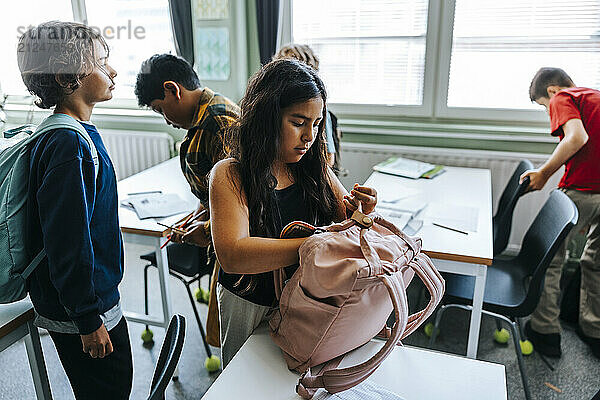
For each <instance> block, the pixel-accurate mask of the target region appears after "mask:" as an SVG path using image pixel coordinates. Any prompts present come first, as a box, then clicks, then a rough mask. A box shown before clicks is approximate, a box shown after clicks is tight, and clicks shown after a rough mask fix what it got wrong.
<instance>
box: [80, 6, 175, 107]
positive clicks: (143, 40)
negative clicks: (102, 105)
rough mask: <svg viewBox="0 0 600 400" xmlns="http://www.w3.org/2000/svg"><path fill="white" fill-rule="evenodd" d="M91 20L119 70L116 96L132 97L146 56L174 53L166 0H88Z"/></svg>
mask: <svg viewBox="0 0 600 400" xmlns="http://www.w3.org/2000/svg"><path fill="white" fill-rule="evenodd" d="M85 7H86V13H87V17H88V24H89V25H90V26H94V27H98V28H100V29H101V31H102V34H103V36H104V37H105V38H106V41H107V43H108V45H109V48H110V57H109V64H110V65H111V66H112V67H113V68H114V69H115V70H116V71H117V74H118V75H117V77H116V78H115V90H114V92H113V96H114V98H116V99H133V98H134V97H135V95H134V92H133V91H134V87H135V79H136V76H137V73H138V72H139V70H140V66H141V64H142V62H143V61H144V60H146V59H147V58H148V57H150V56H152V55H154V54H156V53H173V54H175V47H174V44H173V33H172V31H171V22H170V18H169V3H168V1H167V0H86V2H85Z"/></svg>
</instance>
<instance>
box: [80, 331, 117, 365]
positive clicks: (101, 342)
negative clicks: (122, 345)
mask: <svg viewBox="0 0 600 400" xmlns="http://www.w3.org/2000/svg"><path fill="white" fill-rule="evenodd" d="M81 344H82V345H83V352H84V353H88V354H89V355H90V357H92V358H104V357H106V356H108V355H109V354H110V353H112V352H113V345H112V342H111V341H110V336H108V332H107V331H106V327H105V326H104V324H102V325H100V328H98V329H96V330H95V331H94V332H92V333H90V334H88V335H81Z"/></svg>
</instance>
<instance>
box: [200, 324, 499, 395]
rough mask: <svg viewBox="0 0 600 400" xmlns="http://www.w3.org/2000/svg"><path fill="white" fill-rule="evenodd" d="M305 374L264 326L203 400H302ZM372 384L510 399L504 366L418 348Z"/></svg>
mask: <svg viewBox="0 0 600 400" xmlns="http://www.w3.org/2000/svg"><path fill="white" fill-rule="evenodd" d="M382 344H383V342H382V341H379V340H372V341H371V342H369V343H367V344H366V345H364V346H362V347H360V348H358V349H356V350H354V351H353V352H351V353H350V354H349V355H347V356H346V357H345V358H344V360H343V361H342V363H341V364H340V367H348V366H351V365H356V364H358V363H360V362H361V361H364V360H366V359H367V358H368V357H370V356H371V355H373V354H375V352H376V351H377V350H378V349H379V348H380V347H381V346H382ZM298 377H299V375H298V374H297V373H295V372H292V371H289V370H288V369H287V366H286V364H285V361H284V359H283V355H282V353H281V350H280V349H279V348H278V347H277V345H275V343H274V342H273V341H272V340H271V338H270V337H269V334H268V333H267V329H266V327H264V326H261V327H260V328H259V329H257V331H256V332H255V333H254V334H253V335H252V336H250V338H249V339H248V340H247V341H246V343H245V344H244V346H243V347H242V348H241V349H240V351H239V352H238V353H237V354H236V355H235V357H234V358H233V360H231V362H230V363H229V365H227V368H225V370H223V372H222V373H221V375H219V377H218V378H217V380H216V381H215V382H214V383H213V384H212V386H211V387H210V388H209V389H208V391H207V392H206V394H205V395H204V397H202V399H203V400H223V399H248V400H252V399H278V400H297V399H300V397H299V396H298V395H296V392H295V388H296V384H297V383H298ZM368 380H370V381H371V382H373V383H375V384H377V385H380V386H383V387H385V388H386V389H388V390H390V391H392V392H394V393H396V394H397V395H399V396H401V397H403V398H404V399H405V400H430V399H431V400H438V399H444V400H453V399H460V400H471V399H472V400H481V399H485V400H506V398H507V394H506V374H505V370H504V365H500V364H493V363H489V362H484V361H478V360H471V359H468V358H465V357H460V356H455V355H450V354H444V353H438V352H434V351H430V350H423V349H418V348H414V347H408V346H405V347H399V346H397V347H396V348H395V349H394V351H392V353H391V354H390V355H389V356H388V357H387V358H386V359H385V361H384V362H383V363H382V364H381V365H380V366H379V368H378V369H377V370H376V371H375V372H374V373H373V375H371V376H370V377H369V378H368Z"/></svg>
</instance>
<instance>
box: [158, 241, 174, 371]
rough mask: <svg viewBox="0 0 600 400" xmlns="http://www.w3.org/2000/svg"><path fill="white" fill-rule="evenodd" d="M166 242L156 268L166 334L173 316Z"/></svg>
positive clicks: (159, 252) (160, 249) (160, 250)
mask: <svg viewBox="0 0 600 400" xmlns="http://www.w3.org/2000/svg"><path fill="white" fill-rule="evenodd" d="M166 241H167V239H166V238H160V240H159V243H158V246H156V266H157V267H158V281H159V283H160V294H161V300H162V309H163V319H164V321H165V333H166V330H167V328H168V327H169V322H171V316H172V315H173V312H172V308H171V295H170V292H169V259H168V258H167V248H166V246H165V247H163V244H164V243H165V242H166ZM161 247H162V248H161ZM177 378H179V368H177V367H175V372H174V373H173V379H177Z"/></svg>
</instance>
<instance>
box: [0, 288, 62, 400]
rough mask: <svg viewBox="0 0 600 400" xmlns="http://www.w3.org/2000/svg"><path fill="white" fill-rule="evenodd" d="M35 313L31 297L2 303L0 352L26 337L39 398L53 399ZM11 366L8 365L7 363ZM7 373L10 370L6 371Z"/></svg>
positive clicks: (34, 383) (30, 364) (30, 366)
mask: <svg viewBox="0 0 600 400" xmlns="http://www.w3.org/2000/svg"><path fill="white" fill-rule="evenodd" d="M34 318H35V314H34V311H33V306H32V305H31V303H30V302H29V299H25V300H21V301H18V302H16V303H11V304H0V352H1V351H4V349H6V348H7V347H8V346H10V345H12V344H13V343H15V342H17V341H18V340H20V339H21V338H24V341H25V348H26V349H27V357H28V358H29V368H30V369H31V375H32V377H33V385H34V386H35V394H36V396H37V398H38V400H42V399H44V400H50V399H52V393H51V392H50V383H49V382H48V374H47V373H46V364H45V363H44V354H43V352H42V344H41V342H40V336H39V334H38V330H37V328H36V327H35V326H33V319H34ZM5 367H6V368H9V366H8V365H5ZM4 372H5V373H6V372H8V371H4Z"/></svg>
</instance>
